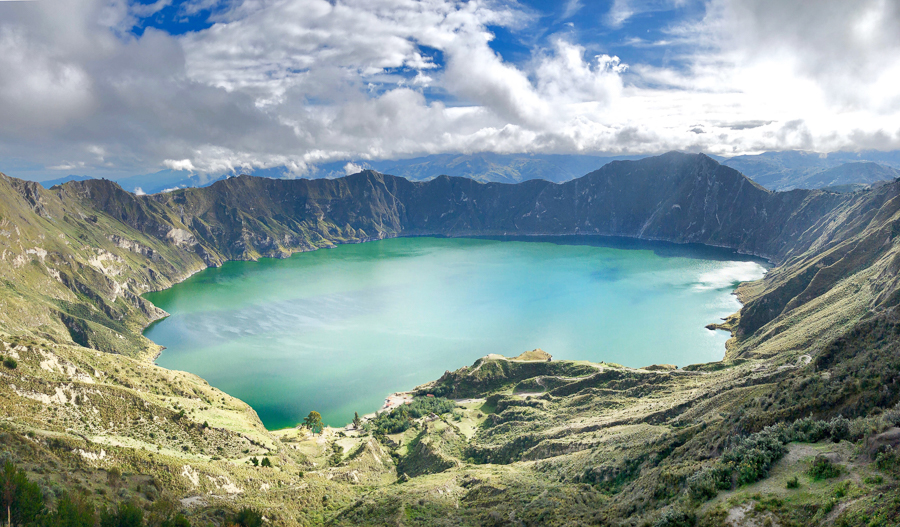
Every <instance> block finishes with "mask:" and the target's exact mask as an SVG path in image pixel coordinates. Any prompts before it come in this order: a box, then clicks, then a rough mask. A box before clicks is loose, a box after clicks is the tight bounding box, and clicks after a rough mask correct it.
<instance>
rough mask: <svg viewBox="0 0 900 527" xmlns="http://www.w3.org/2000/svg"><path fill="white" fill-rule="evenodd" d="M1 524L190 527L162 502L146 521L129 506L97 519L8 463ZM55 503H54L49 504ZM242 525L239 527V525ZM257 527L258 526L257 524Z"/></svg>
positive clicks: (0, 489)
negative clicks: (49, 492)
mask: <svg viewBox="0 0 900 527" xmlns="http://www.w3.org/2000/svg"><path fill="white" fill-rule="evenodd" d="M0 497H2V503H3V522H4V523H6V524H7V525H16V526H23V527H95V526H96V525H98V523H99V526H100V527H190V525H191V523H190V521H189V520H188V519H187V518H186V517H185V516H184V515H183V514H182V513H181V512H176V511H174V510H173V508H172V506H171V505H169V504H168V503H166V502H160V503H159V505H160V506H158V507H153V511H154V512H153V514H151V517H150V521H147V520H145V517H144V511H143V510H142V509H141V508H140V507H137V506H136V505H134V504H133V503H130V502H121V503H118V504H117V505H114V506H111V507H109V508H104V509H103V510H102V511H101V512H100V514H99V515H98V514H97V512H96V507H95V506H94V504H93V503H92V502H91V501H90V500H89V499H88V498H86V497H85V496H84V495H80V494H77V495H73V494H71V493H68V492H62V493H61V494H60V495H59V497H57V498H56V499H55V500H52V498H49V497H48V496H46V495H45V493H44V492H42V490H41V488H40V486H39V485H38V484H37V483H35V482H32V481H30V480H29V478H28V476H27V475H26V474H25V472H24V471H23V470H21V469H18V468H17V467H16V466H15V464H14V463H13V462H12V461H9V460H6V461H5V462H4V463H3V467H2V471H0ZM53 501H55V503H53ZM241 525H242V524H241ZM257 525H258V524H257Z"/></svg>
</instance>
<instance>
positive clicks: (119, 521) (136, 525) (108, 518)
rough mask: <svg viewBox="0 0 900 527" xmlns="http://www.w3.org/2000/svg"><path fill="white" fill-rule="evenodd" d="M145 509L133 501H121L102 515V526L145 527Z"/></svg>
mask: <svg viewBox="0 0 900 527" xmlns="http://www.w3.org/2000/svg"><path fill="white" fill-rule="evenodd" d="M143 525H144V511H142V510H141V509H139V508H138V507H137V506H136V505H134V504H131V503H127V502H125V503H120V504H119V506H118V507H117V508H115V509H107V510H105V511H103V513H102V514H101V515H100V527H143Z"/></svg>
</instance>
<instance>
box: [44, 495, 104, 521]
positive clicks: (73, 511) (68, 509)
mask: <svg viewBox="0 0 900 527" xmlns="http://www.w3.org/2000/svg"><path fill="white" fill-rule="evenodd" d="M49 520H50V521H49V522H48V523H47V524H48V525H56V526H58V527H94V525H95V524H96V523H97V514H96V512H94V505H93V504H92V503H91V502H89V501H88V500H86V499H85V498H84V496H81V495H76V496H74V497H73V496H72V495H70V494H69V493H65V494H63V495H62V496H60V497H59V499H58V500H57V501H56V511H55V512H54V513H53V514H51V515H50V517H49Z"/></svg>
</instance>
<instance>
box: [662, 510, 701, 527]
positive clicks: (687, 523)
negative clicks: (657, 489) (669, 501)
mask: <svg viewBox="0 0 900 527" xmlns="http://www.w3.org/2000/svg"><path fill="white" fill-rule="evenodd" d="M695 525H697V515H696V514H694V513H693V512H688V511H685V510H681V509H669V510H667V511H666V512H664V513H663V515H662V516H660V517H659V519H658V520H656V523H654V524H653V527H694V526H695Z"/></svg>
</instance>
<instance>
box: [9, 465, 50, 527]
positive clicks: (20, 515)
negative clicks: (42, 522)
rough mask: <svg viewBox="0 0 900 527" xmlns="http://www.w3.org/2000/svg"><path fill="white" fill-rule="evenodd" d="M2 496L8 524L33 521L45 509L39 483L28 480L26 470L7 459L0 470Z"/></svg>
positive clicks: (21, 523) (22, 523)
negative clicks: (17, 467)
mask: <svg viewBox="0 0 900 527" xmlns="http://www.w3.org/2000/svg"><path fill="white" fill-rule="evenodd" d="M0 498H2V501H3V505H4V507H5V508H6V522H7V525H12V522H13V521H15V523H17V524H20V525H24V524H28V523H31V522H33V521H34V520H35V519H36V518H37V517H38V516H40V514H41V513H42V512H43V511H44V496H43V494H41V488H40V487H39V486H38V485H37V483H32V482H30V481H28V477H27V476H26V475H25V471H24V470H20V469H16V466H15V465H14V464H13V462H12V461H9V460H6V462H5V463H3V468H2V470H0Z"/></svg>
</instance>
